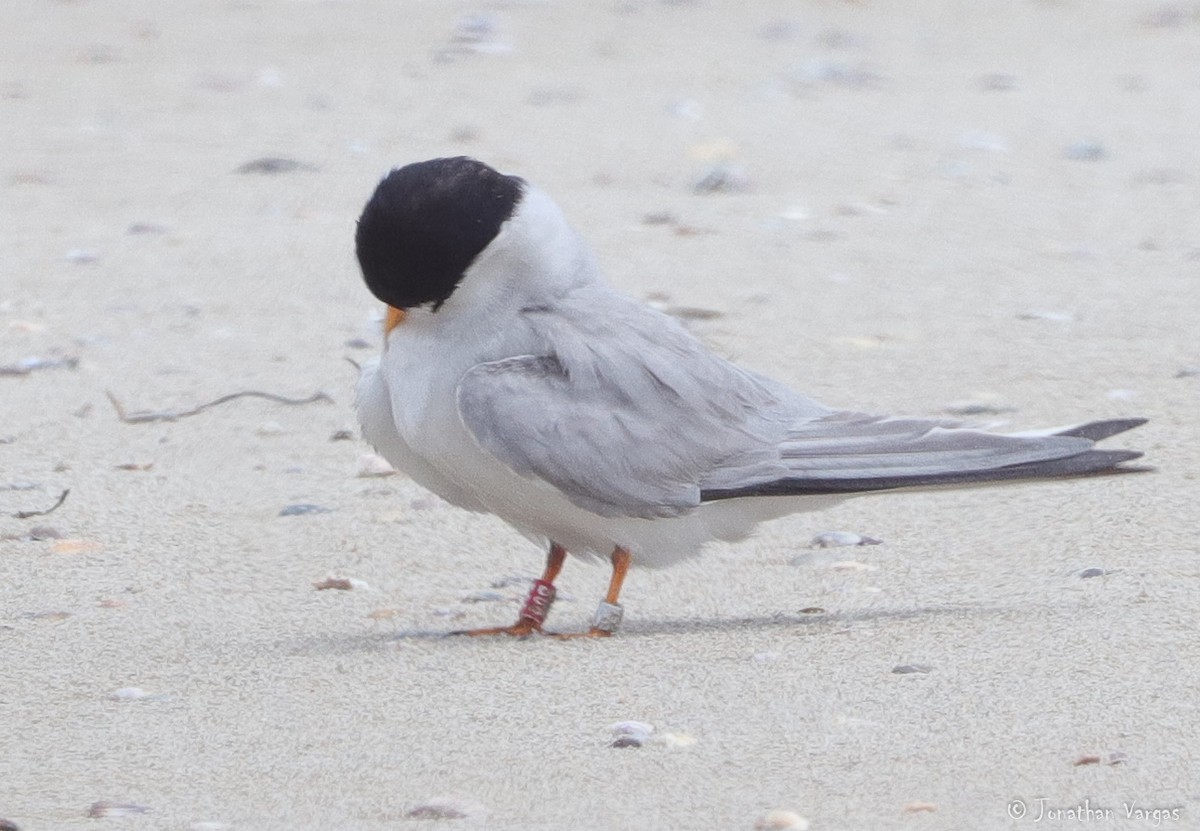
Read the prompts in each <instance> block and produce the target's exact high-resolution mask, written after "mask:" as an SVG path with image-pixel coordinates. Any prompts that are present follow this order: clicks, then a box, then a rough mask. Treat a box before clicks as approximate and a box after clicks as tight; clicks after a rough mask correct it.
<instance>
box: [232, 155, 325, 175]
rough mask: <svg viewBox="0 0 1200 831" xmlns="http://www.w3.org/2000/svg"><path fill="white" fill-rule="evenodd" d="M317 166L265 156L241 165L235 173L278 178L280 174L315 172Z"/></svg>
mask: <svg viewBox="0 0 1200 831" xmlns="http://www.w3.org/2000/svg"><path fill="white" fill-rule="evenodd" d="M316 170H317V167H316V165H311V164H308V163H306V162H300V161H296V160H295V159H284V158H281V157H279V156H264V157H263V158H261V159H254V160H253V161H249V162H246V163H245V164H242V165H239V166H238V168H237V169H236V170H235V171H234V173H258V174H262V175H267V176H276V175H278V174H280V173H295V172H297V171H307V172H310V173H311V172H315V171H316Z"/></svg>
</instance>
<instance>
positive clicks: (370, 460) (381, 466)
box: [355, 453, 397, 479]
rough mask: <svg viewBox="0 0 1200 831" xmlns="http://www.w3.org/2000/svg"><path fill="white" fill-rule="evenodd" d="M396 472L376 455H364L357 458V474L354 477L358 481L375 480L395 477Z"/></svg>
mask: <svg viewBox="0 0 1200 831" xmlns="http://www.w3.org/2000/svg"><path fill="white" fill-rule="evenodd" d="M396 472H397V471H396V468H394V467H392V465H391V464H390V463H389V462H388V460H387V459H385V458H383V457H382V456H380V455H378V454H377V453H364V454H362V455H361V456H359V457H358V473H356V474H355V476H357V477H358V478H359V479H376V478H382V477H384V476H395V475H396Z"/></svg>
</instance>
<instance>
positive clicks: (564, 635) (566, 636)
mask: <svg viewBox="0 0 1200 831" xmlns="http://www.w3.org/2000/svg"><path fill="white" fill-rule="evenodd" d="M548 634H549V635H550V637H552V638H554V639H555V640H560V641H573V640H578V639H580V638H611V637H612V636H613V633H612V632H610V631H609V630H607V629H598V628H596V627H595V626H593V627H592V628H591V629H589V630H587V631H586V632H551V633H548Z"/></svg>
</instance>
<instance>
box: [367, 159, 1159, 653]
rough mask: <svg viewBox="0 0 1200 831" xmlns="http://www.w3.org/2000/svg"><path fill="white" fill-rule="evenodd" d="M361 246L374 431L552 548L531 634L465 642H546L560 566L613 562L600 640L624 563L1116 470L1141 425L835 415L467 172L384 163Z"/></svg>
mask: <svg viewBox="0 0 1200 831" xmlns="http://www.w3.org/2000/svg"><path fill="white" fill-rule="evenodd" d="M355 244H356V253H357V255H358V261H359V265H360V266H361V269H362V274H363V277H364V279H365V280H366V284H367V287H368V288H369V289H370V291H371V293H372V294H374V295H375V297H376V298H378V299H379V300H380V301H382V302H383V303H385V304H386V306H387V309H386V316H385V322H384V345H383V350H382V354H381V355H380V356H378V357H377V358H375V359H372V360H371V361H369V362H367V363H366V364H365V365H364V366H363V368H362V374H361V377H360V379H359V382H358V387H357V393H356V405H357V410H358V416H359V420H360V422H361V424H362V430H363V436H364V437H365V438H366V439H367V441H369V442H370V443H371V444H373V445H374V446H375V448H376V449H377V450H378V451H379V453H380V454H382V455H383V456H384V458H386V459H387V460H388V461H389V462H391V463H392V464H393V465H395V467H397V468H398V469H399V470H401V471H403V472H405V473H407V474H408V475H409V476H411V477H412V479H414V480H415V481H416V482H417V483H419V484H420V485H422V486H424V487H425V488H428V489H429V490H431V491H433V492H434V493H436V494H437V495H438V496H441V497H442V498H443V499H446V500H447V501H449V502H451V503H453V504H454V505H457V506H459V507H461V508H465V509H467V510H470V511H486V512H490V513H493V514H495V515H497V516H499V517H501V518H502V519H504V520H505V521H507V522H508V523H509V524H511V525H512V526H513V527H515V528H516V529H517V530H519V531H520V532H522V533H523V534H524V535H526V536H527V537H529V538H531V539H534V540H538V541H540V542H541V543H542V544H543V545H547V546H548V548H549V554H548V556H547V560H546V566H545V571H544V573H543V574H542V577H541V578H540V579H539V580H536V581H534V585H533V588H532V590H531V591H530V593H529V597H528V599H527V600H526V602H525V605H524V607H523V609H522V611H521V614H520V617H519V618H518V620H517V622H516V623H515V624H513V625H511V626H505V627H498V628H494V629H478V630H473V631H471V632H470V633H468V634H509V635H517V636H525V635H530V634H533V633H537V632H541V631H542V624H543V622H544V620H545V617H546V613H547V611H548V610H549V608H550V605H551V603H552V602H553V600H554V593H555V589H554V580H555V578H556V577H557V576H558V573H559V571H560V569H561V568H562V566H563V563H564V561H565V559H566V556H567V552H570V553H571V554H574V555H577V556H580V557H585V558H609V560H610V561H611V564H612V577H611V582H610V584H609V590H608V594H607V596H606V597H605V599H604V601H603V602H601V604H600V607H599V610H598V611H597V613H596V617H595V619H594V620H593V623H592V626H591V628H590V629H589V630H588V631H587V632H586V633H580V634H584V635H590V636H605V635H608V634H611V633H612V632H613V631H615V630H616V629H617V627H618V625H619V623H620V619H621V606H620V605H619V596H620V591H621V584H622V582H623V580H624V579H625V574H626V571H627V570H628V569H629V567H630V565H631V563H634V562H636V563H638V564H639V565H643V566H651V567H658V566H665V565H669V564H671V563H673V562H676V561H678V560H680V559H682V558H685V557H689V556H691V555H693V554H695V553H697V552H698V551H699V550H700V549H701V548H702V547H703V546H704V544H705V543H707V542H710V541H712V540H738V539H742V538H744V537H745V536H746V535H747V534H749V533H750V532H751V531H752V530H753V529H754V527H755V526H756V525H757V524H758V523H760V522H762V521H764V520H767V519H772V518H776V517H780V516H783V515H786V514H789V513H793V512H797V511H806V510H812V509H814V508H821V507H824V506H827V505H830V504H831V503H833V502H836V501H838V500H841V499H844V498H846V497H849V496H852V495H855V494H862V493H872V492H878V491H886V490H892V489H896V488H920V487H931V486H940V485H972V484H976V483H981V482H996V481H1004V480H1012V479H1040V478H1048V477H1067V476H1082V475H1087V474H1097V473H1109V472H1123V471H1130V470H1136V469H1137V468H1130V467H1119V465H1120V464H1121V463H1122V462H1126V461H1129V460H1130V459H1136V458H1138V457H1139V456H1140V455H1141V454H1140V453H1137V452H1133V451H1128V450H1096V449H1094V445H1095V443H1096V442H1098V441H1100V440H1101V439H1106V438H1108V437H1110V436H1112V435H1115V434H1117V433H1120V432H1123V431H1125V430H1129V429H1131V428H1133V427H1137V426H1138V425H1140V424H1143V423H1145V420H1144V419H1140V418H1130V419H1117V420H1107V421H1095V422H1091V423H1088V424H1084V425H1081V426H1076V427H1071V428H1065V429H1057V430H1044V431H1038V432H1030V433H1020V434H999V433H994V432H988V431H985V430H980V429H972V428H970V427H967V426H964V425H963V424H961V423H959V422H955V421H948V420H942V419H927V418H907V417H886V416H878V415H868V414H864V413H858V412H850V411H845V410H836V409H832V408H830V407H826V406H825V405H823V404H820V403H818V402H816V401H814V400H812V399H811V398H807V397H805V396H803V395H800V394H799V393H797V392H794V391H792V390H791V389H789V388H788V387H786V386H784V385H783V384H780V383H778V382H777V381H774V380H771V379H770V378H766V377H764V376H762V375H759V374H757V373H754V372H751V371H749V370H746V369H742V368H741V367H738V366H736V365H734V364H732V363H730V362H729V361H726V360H724V359H722V358H720V357H718V356H716V355H714V354H713V353H712V352H710V351H709V350H708V349H706V348H705V347H704V346H703V345H702V344H701V343H700V342H699V341H698V340H697V339H696V338H695V337H693V336H692V335H691V334H690V333H689V332H688V331H687V330H686V329H685V328H684V327H683V326H682V325H681V324H680V323H679V322H678V321H677V320H675V319H674V318H672V317H670V316H668V315H666V314H662V313H660V312H658V311H655V310H654V309H651V308H649V307H648V306H646V305H644V304H642V303H640V302H638V301H636V300H634V299H632V298H630V297H628V296H626V295H624V294H621V293H620V292H618V291H616V290H614V289H613V288H611V287H610V286H608V285H607V284H606V283H605V281H604V279H603V278H602V277H601V275H600V272H599V269H598V267H597V265H596V262H595V260H594V259H593V257H592V255H591V254H590V253H589V251H588V249H587V247H586V246H585V245H584V244H583V242H582V241H581V239H580V237H579V236H578V235H577V233H576V232H575V231H574V230H573V229H572V228H571V226H570V225H569V224H568V223H567V221H566V219H565V218H564V216H563V214H562V212H561V211H560V210H559V208H558V206H557V205H555V203H554V202H553V201H552V200H551V199H550V197H549V196H547V195H546V194H545V193H543V192H542V191H541V190H539V189H538V188H536V187H534V186H533V185H531V184H530V183H529V182H527V181H525V180H524V179H521V178H519V177H517V176H510V175H505V174H502V173H499V172H497V171H496V170H494V169H492V168H491V167H489V166H487V165H486V164H483V163H482V162H479V161H475V160H474V159H469V158H465V157H457V158H443V159H432V160H430V161H424V162H418V163H416V164H410V165H407V166H405V167H401V168H398V169H395V170H392V171H391V172H390V173H389V174H388V175H387V176H386V177H384V179H383V180H382V181H381V182H380V183H379V185H378V187H377V188H376V189H375V192H374V194H373V195H372V196H371V198H370V201H368V202H367V205H366V207H365V208H364V209H363V212H362V216H361V217H360V218H359V221H358V228H357V232H356V235H355Z"/></svg>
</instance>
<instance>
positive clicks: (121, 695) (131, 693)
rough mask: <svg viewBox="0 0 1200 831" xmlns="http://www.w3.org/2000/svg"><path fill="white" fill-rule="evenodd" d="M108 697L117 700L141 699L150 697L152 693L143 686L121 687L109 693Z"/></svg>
mask: <svg viewBox="0 0 1200 831" xmlns="http://www.w3.org/2000/svg"><path fill="white" fill-rule="evenodd" d="M108 697H109V698H112V699H115V700H117V701H141V700H142V699H143V698H149V697H150V693H148V692H146V691H145V690H143V689H142V688H141V687H121V689H119V690H113V691H112V692H111V693H109V694H108Z"/></svg>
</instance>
